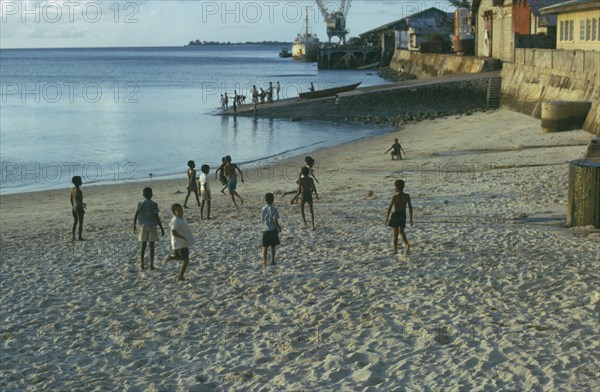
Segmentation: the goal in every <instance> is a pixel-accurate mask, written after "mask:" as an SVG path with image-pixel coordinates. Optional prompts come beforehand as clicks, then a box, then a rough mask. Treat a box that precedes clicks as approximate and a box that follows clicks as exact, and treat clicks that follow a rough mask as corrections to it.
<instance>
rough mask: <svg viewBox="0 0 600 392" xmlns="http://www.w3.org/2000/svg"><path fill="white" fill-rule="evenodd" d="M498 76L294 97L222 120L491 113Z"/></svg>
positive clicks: (245, 109)
mask: <svg viewBox="0 0 600 392" xmlns="http://www.w3.org/2000/svg"><path fill="white" fill-rule="evenodd" d="M499 75H500V73H499V72H498V71H495V72H483V73H477V74H463V75H447V76H442V77H439V78H435V79H429V80H410V81H404V82H399V83H389V84H384V85H379V86H370V87H363V88H357V89H356V90H352V91H348V92H344V93H340V94H338V97H339V100H338V99H336V97H334V96H330V97H323V98H315V99H300V98H299V97H289V98H286V99H282V100H280V101H275V102H273V103H265V104H260V105H258V106H257V107H256V110H255V109H254V107H253V105H242V106H239V107H237V111H236V112H233V110H231V109H228V110H225V111H224V112H222V115H237V116H256V117H262V118H281V119H288V120H292V121H301V120H321V121H328V120H334V121H338V120H341V121H369V119H373V120H375V121H377V120H376V118H377V117H380V118H388V117H390V116H393V117H398V116H401V117H402V118H403V119H418V118H425V117H431V118H435V117H439V116H444V115H451V114H454V113H458V112H473V111H477V110H486V109H487V108H488V106H489V104H488V96H489V91H488V90H489V84H490V80H491V79H493V78H497V77H498V76H499Z"/></svg>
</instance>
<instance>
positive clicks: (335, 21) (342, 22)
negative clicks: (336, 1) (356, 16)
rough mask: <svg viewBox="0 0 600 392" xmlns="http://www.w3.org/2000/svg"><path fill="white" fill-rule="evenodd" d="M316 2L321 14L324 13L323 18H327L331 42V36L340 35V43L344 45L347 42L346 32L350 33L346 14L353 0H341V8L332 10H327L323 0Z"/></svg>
mask: <svg viewBox="0 0 600 392" xmlns="http://www.w3.org/2000/svg"><path fill="white" fill-rule="evenodd" d="M316 2H317V5H318V6H319V10H320V11H321V15H323V18H324V19H325V26H327V36H328V37H329V43H331V37H338V38H339V39H340V44H341V45H344V44H345V43H346V34H348V30H346V15H348V11H349V10H350V4H351V3H352V0H342V1H341V2H340V8H339V10H338V11H332V12H329V11H328V10H327V8H326V7H325V5H324V4H323V0H316Z"/></svg>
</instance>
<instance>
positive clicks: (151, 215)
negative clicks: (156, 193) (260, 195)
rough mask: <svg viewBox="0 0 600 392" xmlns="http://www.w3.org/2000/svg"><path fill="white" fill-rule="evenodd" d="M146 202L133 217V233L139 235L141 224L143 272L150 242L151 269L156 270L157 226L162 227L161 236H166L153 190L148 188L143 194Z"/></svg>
mask: <svg viewBox="0 0 600 392" xmlns="http://www.w3.org/2000/svg"><path fill="white" fill-rule="evenodd" d="M142 193H143V195H144V198H145V199H146V200H144V201H141V202H139V203H138V206H137V210H136V212H135V216H134V217H133V232H134V233H137V226H136V224H137V223H139V224H140V232H139V233H138V240H139V241H140V242H141V243H142V250H141V254H140V260H141V263H142V270H143V269H144V255H145V253H146V244H147V243H148V242H150V269H151V270H153V269H154V243H155V242H156V241H158V231H157V230H156V225H158V226H159V227H160V232H161V235H165V229H163V226H162V223H161V221H160V217H159V216H158V204H156V203H155V202H153V201H152V200H151V199H152V188H149V187H146V188H144V191H143V192H142Z"/></svg>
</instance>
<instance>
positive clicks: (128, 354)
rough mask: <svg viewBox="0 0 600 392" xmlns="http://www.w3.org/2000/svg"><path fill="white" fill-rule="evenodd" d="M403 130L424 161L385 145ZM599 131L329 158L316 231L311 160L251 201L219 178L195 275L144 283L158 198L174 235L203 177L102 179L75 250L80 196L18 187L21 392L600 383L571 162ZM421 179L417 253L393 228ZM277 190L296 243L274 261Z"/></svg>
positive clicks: (5, 283)
mask: <svg viewBox="0 0 600 392" xmlns="http://www.w3.org/2000/svg"><path fill="white" fill-rule="evenodd" d="M395 137H398V138H399V139H400V142H401V143H402V146H403V147H404V149H405V151H406V157H405V158H406V159H404V160H402V161H392V160H391V159H390V155H389V154H385V155H384V151H385V150H386V149H388V148H389V147H390V146H391V145H392V143H393V141H394V138H395ZM591 138H592V135H591V134H589V133H587V132H584V131H569V132H562V133H555V134H544V133H542V132H541V131H540V121H539V120H537V119H535V118H532V117H528V116H525V115H522V114H518V113H514V112H509V111H502V110H500V111H490V112H484V113H474V114H473V115H470V116H460V117H448V118H440V119H435V120H427V121H422V122H419V123H415V124H408V125H406V126H405V127H404V128H403V129H400V130H397V131H395V132H391V133H389V134H386V135H382V136H377V137H372V138H369V139H364V140H360V141H356V142H352V143H347V144H344V145H340V146H337V147H333V148H327V149H322V150H318V151H315V152H314V153H311V156H313V157H314V158H315V159H316V162H317V165H316V166H315V167H316V175H317V177H318V179H319V184H317V190H318V191H319V195H320V196H321V199H320V200H318V201H316V202H315V213H316V226H317V230H316V231H310V230H306V229H304V228H303V227H302V221H301V217H300V211H299V207H298V205H290V204H289V201H290V199H291V196H287V197H285V198H282V197H281V196H280V195H281V193H282V192H285V191H291V190H293V189H295V179H296V176H297V173H298V170H299V168H300V167H301V166H302V165H303V156H301V157H294V158H290V159H286V160H284V161H277V162H276V161H264V162H258V163H256V164H254V165H252V166H247V167H242V170H243V171H244V176H245V179H246V181H245V182H244V183H240V184H239V186H238V191H239V193H240V194H241V195H242V197H244V199H245V203H244V205H243V206H241V208H240V209H239V211H236V210H235V209H234V208H233V204H232V202H231V199H230V198H229V197H228V196H224V195H221V194H220V193H219V189H220V186H219V185H220V184H219V183H218V182H215V181H213V179H214V178H212V177H211V181H212V182H211V187H212V192H213V207H212V218H213V219H212V220H210V221H206V220H201V219H200V210H199V208H197V207H195V206H194V205H195V202H190V203H189V205H190V206H193V207H190V208H188V209H186V210H185V216H184V218H185V219H186V220H187V221H188V223H189V224H190V227H191V229H192V232H193V234H194V236H195V238H196V245H195V246H194V247H193V248H192V249H191V263H190V266H189V268H188V271H187V274H186V278H187V280H186V281H185V282H183V283H178V282H177V281H176V278H177V272H178V267H179V265H178V264H177V263H171V264H168V265H163V264H162V263H158V264H157V266H158V270H156V271H148V270H146V271H143V272H142V271H140V268H139V243H138V241H137V240H136V237H135V235H134V234H133V232H132V223H133V216H134V213H135V208H136V205H137V203H138V202H139V201H141V200H142V189H143V188H144V187H145V186H151V187H152V188H153V190H154V195H155V196H154V198H153V200H154V201H156V202H157V203H158V205H159V207H160V209H161V210H160V216H161V219H162V222H163V224H164V225H165V227H166V226H167V225H168V222H169V220H170V219H171V217H172V214H171V212H170V205H171V204H172V203H175V202H179V203H183V200H184V197H185V193H183V192H185V186H186V179H185V178H184V175H182V178H181V180H170V181H148V182H137V183H128V184H115V185H107V186H88V185H86V184H85V183H84V184H83V187H82V191H83V195H84V201H85V203H87V206H88V208H87V214H86V215H85V222H84V237H86V238H87V241H85V242H71V241H70V236H71V233H70V227H71V224H72V217H71V211H70V204H69V189H70V184H65V188H64V189H63V190H56V191H47V192H37V193H29V194H20V195H7V196H2V197H0V203H1V211H0V212H1V215H0V223H1V241H2V244H1V246H2V262H1V263H0V264H1V274H0V285H1V286H0V289H1V292H2V351H1V354H0V356H1V361H0V362H1V363H0V388H1V389H2V390H4V391H9V390H42V389H59V390H126V391H144V390H150V391H174V390H181V391H186V390H190V391H207V390H237V391H301V390H318V391H333V390H336V391H350V390H360V391H380V390H381V391H500V390H503V391H558V390H565V391H594V390H595V391H597V390H599V389H600V380H599V378H598V374H600V359H599V358H600V346H599V343H598V342H599V341H600V339H599V337H600V330H599V316H598V315H599V311H600V302H599V301H600V291H599V289H598V282H599V278H600V273H599V271H600V268H599V267H600V262H599V260H600V232H599V231H598V230H596V229H593V228H591V227H584V228H566V227H565V223H566V209H567V173H568V164H567V162H568V161H570V160H573V159H577V158H580V157H581V156H582V154H583V153H584V151H585V148H586V145H587V143H588V142H589V141H590V139H591ZM199 151H201V148H200V149H199ZM225 154H227V151H223V155H225ZM233 158H234V161H235V157H233ZM165 159H172V154H169V156H168V157H167V156H165ZM180 159H181V160H182V163H184V162H186V161H187V160H188V159H195V160H196V163H197V164H198V166H199V163H200V162H201V161H202V157H181V158H180ZM399 178H401V179H404V180H405V181H406V188H405V191H406V192H407V193H409V194H410V195H411V197H412V201H413V206H414V223H415V224H414V227H408V228H407V230H406V232H407V236H408V240H409V241H410V243H411V245H412V254H411V255H410V256H409V257H407V256H406V255H404V254H403V253H401V254H400V255H394V254H393V252H392V232H391V229H390V228H389V227H385V226H384V218H385V212H386V209H387V207H388V205H389V202H390V199H391V197H392V195H393V193H394V188H393V182H394V180H396V179H399ZM368 191H373V196H372V197H368V196H367V193H368ZM266 192H273V193H275V194H276V195H275V196H276V199H275V206H276V207H277V208H278V209H279V213H280V215H281V219H280V222H281V224H282V226H283V231H282V232H281V233H280V238H281V243H282V244H281V246H280V247H278V251H277V257H278V264H277V265H275V266H270V267H268V268H267V269H266V270H263V269H262V268H261V266H260V264H261V247H260V239H261V229H260V220H259V211H260V208H261V207H262V206H263V205H264V194H265V193H266ZM169 252H170V246H169V239H168V233H167V236H165V237H161V240H160V242H158V243H157V259H158V260H162V258H164V257H165V256H166V255H167V254H168V253H169ZM147 257H148V256H147Z"/></svg>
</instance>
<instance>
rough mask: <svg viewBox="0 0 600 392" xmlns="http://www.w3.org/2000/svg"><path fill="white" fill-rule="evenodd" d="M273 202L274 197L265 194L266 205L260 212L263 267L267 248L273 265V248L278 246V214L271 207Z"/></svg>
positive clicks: (279, 228) (265, 262) (275, 209)
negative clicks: (269, 250)
mask: <svg viewBox="0 0 600 392" xmlns="http://www.w3.org/2000/svg"><path fill="white" fill-rule="evenodd" d="M274 200H275V196H273V194H272V193H267V194H266V195H265V201H266V202H267V204H266V205H265V206H264V207H263V208H262V209H261V210H260V223H261V226H262V229H263V238H262V246H263V267H266V266H267V253H268V249H269V247H270V248H271V265H273V264H275V247H276V246H277V245H279V232H280V231H281V226H280V225H279V221H278V219H279V212H277V208H275V207H273V201H274Z"/></svg>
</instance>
